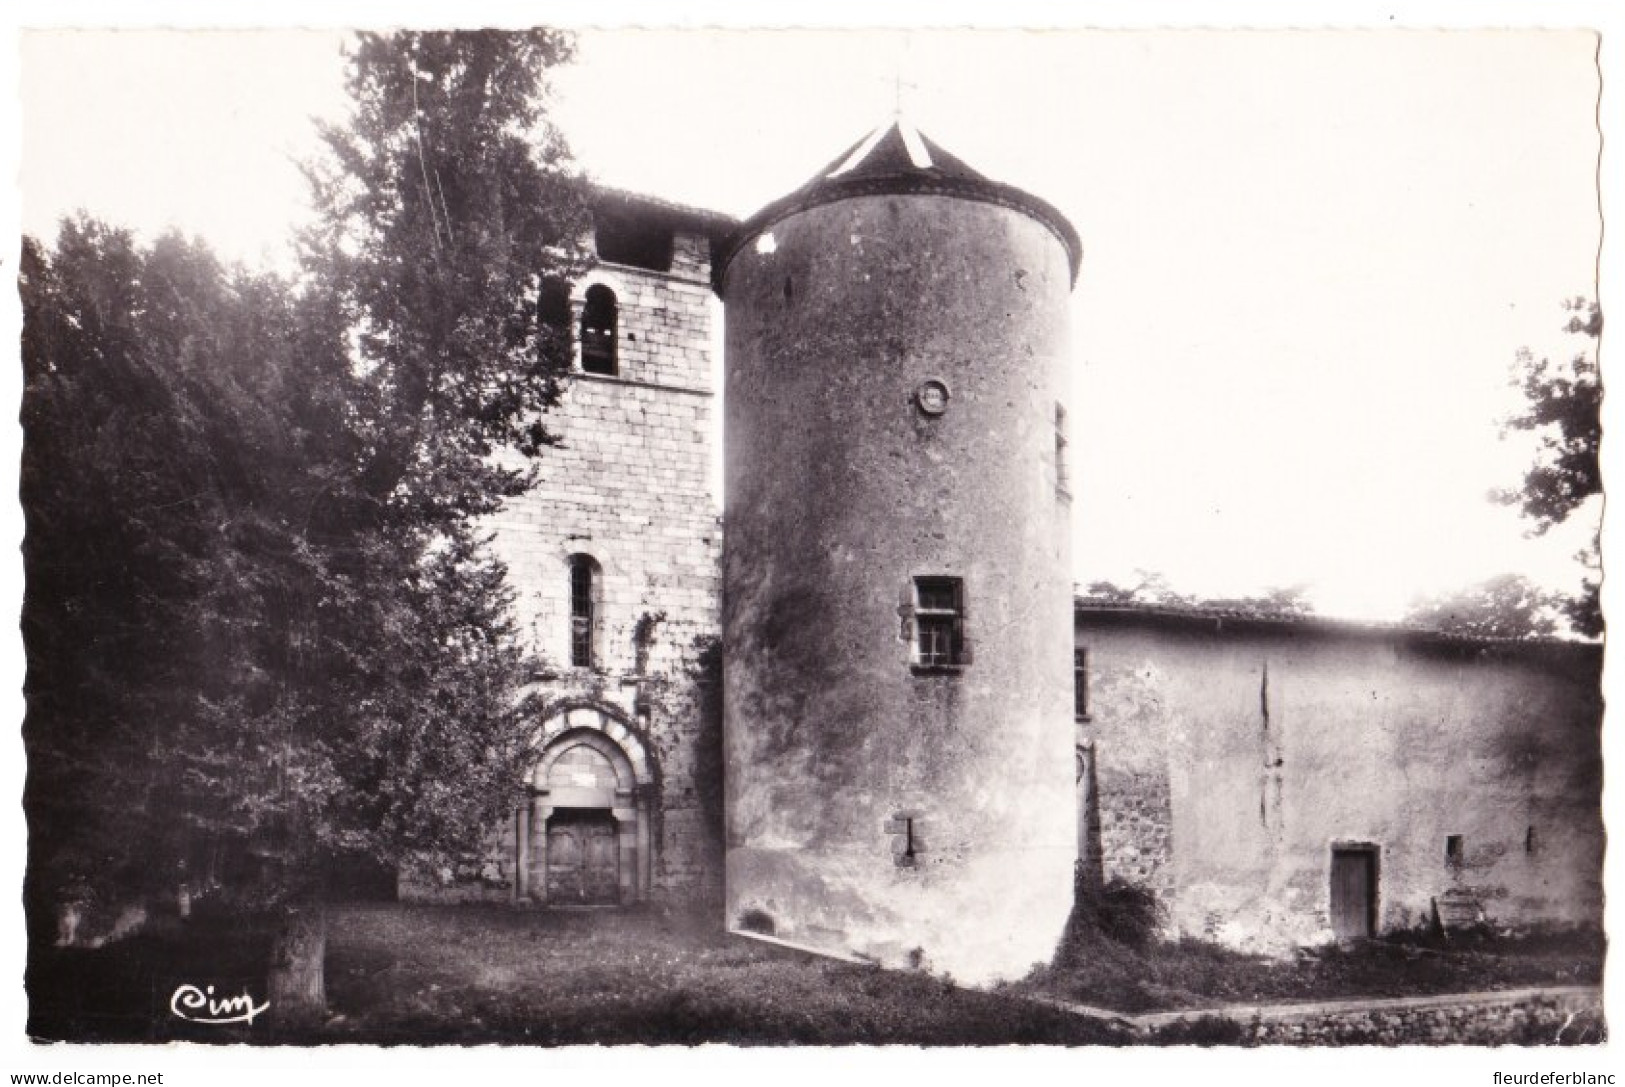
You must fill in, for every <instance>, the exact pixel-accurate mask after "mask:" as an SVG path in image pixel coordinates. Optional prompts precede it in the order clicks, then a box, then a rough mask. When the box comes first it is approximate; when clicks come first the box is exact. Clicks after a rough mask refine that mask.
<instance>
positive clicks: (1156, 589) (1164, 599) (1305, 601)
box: [1083, 570, 1315, 618]
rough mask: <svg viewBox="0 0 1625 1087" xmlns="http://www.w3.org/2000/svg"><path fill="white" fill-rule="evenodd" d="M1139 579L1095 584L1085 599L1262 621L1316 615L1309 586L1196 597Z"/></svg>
mask: <svg viewBox="0 0 1625 1087" xmlns="http://www.w3.org/2000/svg"><path fill="white" fill-rule="evenodd" d="M1134 573H1135V576H1136V577H1137V578H1138V579H1139V580H1138V582H1136V583H1135V584H1134V585H1133V586H1129V587H1124V586H1121V585H1118V584H1117V583H1115V582H1112V581H1092V582H1090V583H1089V585H1088V586H1087V587H1086V588H1085V590H1084V594H1083V598H1084V599H1085V600H1087V601H1089V602H1090V603H1097V604H1149V605H1154V606H1160V607H1171V608H1216V609H1223V610H1227V611H1242V612H1251V613H1254V614H1257V615H1259V616H1261V617H1271V618H1274V617H1283V618H1286V617H1297V616H1304V615H1312V614H1314V610H1315V609H1314V605H1313V604H1311V603H1310V601H1309V596H1308V592H1309V587H1308V586H1307V585H1289V586H1284V587H1277V588H1270V589H1265V590H1264V591H1263V592H1261V593H1256V594H1253V595H1250V596H1227V597H1206V598H1204V597H1195V596H1190V595H1188V594H1186V593H1181V592H1176V591H1174V589H1173V588H1171V587H1170V586H1169V584H1168V579H1167V578H1166V577H1164V576H1163V575H1162V574H1160V573H1156V572H1154V571H1150V570H1136V571H1135V572H1134Z"/></svg>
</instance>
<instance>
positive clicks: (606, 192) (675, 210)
mask: <svg viewBox="0 0 1625 1087" xmlns="http://www.w3.org/2000/svg"><path fill="white" fill-rule="evenodd" d="M592 194H593V195H592V199H593V202H594V203H595V204H597V203H616V204H622V205H625V206H627V207H629V208H632V209H634V210H637V211H642V212H646V213H650V212H652V213H654V214H656V215H659V216H662V217H665V218H668V219H671V220H673V221H675V222H677V223H679V224H681V225H684V226H688V227H690V228H692V229H694V230H697V231H698V232H700V233H702V234H705V235H707V236H709V237H712V238H721V237H723V236H725V235H727V234H729V233H731V232H732V231H733V230H734V229H735V228H736V227H738V226H739V220H738V219H735V218H734V217H733V216H732V215H725V214H724V213H722V212H720V211H712V210H710V209H709V208H697V207H693V206H692V205H689V204H679V203H677V202H676V201H674V200H664V199H661V198H660V197H658V196H649V195H647V194H645V193H640V192H632V191H630V190H628V189H617V188H613V187H612V186H608V185H596V184H595V185H593V186H592Z"/></svg>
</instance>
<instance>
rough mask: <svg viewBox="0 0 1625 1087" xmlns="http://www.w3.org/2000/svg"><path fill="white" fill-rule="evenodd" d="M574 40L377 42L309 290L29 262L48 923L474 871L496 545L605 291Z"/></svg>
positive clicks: (324, 185)
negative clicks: (179, 899) (583, 290)
mask: <svg viewBox="0 0 1625 1087" xmlns="http://www.w3.org/2000/svg"><path fill="white" fill-rule="evenodd" d="M567 55H568V42H567V41H566V39H564V38H562V37H560V36H558V35H555V34H551V33H547V32H540V31H537V32H528V33H524V34H517V35H505V34H487V33H473V34H412V33H402V34H396V35H389V36H380V35H364V36H362V37H361V39H360V40H359V43H358V45H357V47H356V49H355V51H354V54H353V56H352V74H351V80H350V91H351V94H352V96H353V97H354V101H355V107H356V110H355V116H354V118H353V121H352V123H351V124H350V125H349V126H347V127H344V128H332V129H329V130H327V131H326V133H325V138H326V142H327V146H328V147H329V149H330V151H331V155H330V156H329V158H328V159H327V160H326V161H325V162H323V163H321V164H318V165H315V166H313V167H312V168H311V171H310V173H311V177H312V180H313V182H314V183H315V186H316V193H317V201H318V212H319V219H320V221H319V224H318V226H317V227H316V228H315V229H314V230H312V231H311V232H310V234H309V235H308V236H307V237H306V238H304V239H303V269H302V272H301V274H300V276H299V277H298V278H297V279H296V280H295V281H291V282H290V281H285V280H282V279H279V278H276V277H273V276H268V275H256V274H251V273H248V272H244V271H241V270H228V269H225V268H222V267H221V266H220V264H219V263H218V262H217V261H216V260H215V259H214V257H213V256H212V255H211V254H210V253H209V252H208V250H207V249H206V248H205V247H204V246H202V245H201V244H199V243H196V242H187V241H185V240H183V239H181V238H178V237H165V238H162V239H160V240H159V241H158V242H157V243H156V244H154V245H153V246H151V247H150V248H143V247H141V246H138V245H137V244H135V243H134V241H133V240H132V239H131V237H130V236H129V234H128V233H127V232H124V231H120V230H117V229H114V228H111V227H108V226H105V225H102V224H99V223H96V222H94V221H91V220H88V219H80V220H78V221H74V222H69V223H65V224H64V225H63V228H62V231H61V234H60V236H59V238H58V240H57V242H56V244H55V246H54V247H52V248H49V249H47V248H45V247H42V246H40V245H39V244H37V243H36V242H34V241H32V240H29V241H27V242H25V247H24V264H23V268H22V274H21V281H20V286H21V292H22V296H23V303H24V345H23V346H24V351H23V355H24V367H25V382H26V384H25V392H24V403H23V421H24V428H25V448H24V457H23V460H24V463H23V473H22V491H23V502H24V507H25V511H26V515H27V526H28V534H27V539H26V541H25V545H24V553H25V562H26V566H27V577H28V586H27V597H26V601H25V615H24V630H25V641H26V646H27V652H28V660H29V675H28V685H27V694H28V700H29V713H28V720H27V723H26V725H25V737H26V740H27V743H28V752H29V760H30V777H29V783H28V791H27V796H26V803H27V807H28V814H29V818H30V830H31V839H30V841H31V846H30V848H31V856H30V887H31V897H32V900H33V901H34V902H35V903H36V904H37V905H38V904H42V903H47V902H52V901H54V902H61V901H62V900H63V899H64V898H72V897H87V896H94V895H96V894H98V893H102V894H107V895H109V896H111V895H115V894H120V895H125V896H129V895H132V894H137V893H140V892H141V891H143V890H155V889H158V888H162V887H169V888H173V887H174V886H175V884H176V883H177V882H179V881H181V880H185V881H187V882H189V883H191V884H192V885H193V886H194V887H197V886H199V885H209V886H214V885H218V886H220V887H222V888H223V889H224V890H225V891H227V892H229V894H230V895H231V896H232V897H233V898H234V899H235V900H237V901H240V902H242V903H244V904H247V905H254V906H263V905H269V904H277V903H283V902H287V901H290V900H292V899H296V898H299V897H303V896H307V895H311V894H319V886H320V884H321V882H322V874H323V872H324V871H325V870H327V868H328V867H329V866H330V865H331V864H333V863H334V862H335V859H337V858H345V857H354V856H357V855H360V856H366V857H371V858H374V859H375V860H377V861H380V862H385V863H388V862H392V861H395V860H397V859H399V858H401V857H402V856H404V855H406V854H409V853H425V852H427V853H437V852H455V851H457V850H460V849H462V848H465V847H466V846H467V845H468V843H470V842H471V841H473V840H476V839H477V838H478V836H479V835H480V834H482V833H483V831H484V829H485V827H486V826H488V825H489V821H490V820H491V819H492V818H493V817H494V816H495V815H496V814H497V813H498V812H501V811H503V810H505V809H507V808H509V807H510V806H511V804H512V803H513V802H514V801H515V799H516V797H515V791H516V789H517V787H518V786H517V782H518V781H519V775H518V773H517V769H518V763H519V760H520V759H521V758H522V757H523V755H524V741H525V739H526V738H527V737H526V730H527V728H528V725H529V720H530V709H531V707H530V706H529V705H528V704H527V703H526V702H525V701H524V700H523V699H522V698H521V697H520V692H521V689H522V686H523V684H524V683H525V682H526V680H527V679H528V677H529V675H530V671H531V669H530V665H529V663H528V662H527V661H526V660H525V658H524V656H523V654H522V653H521V651H520V650H519V649H518V648H517V643H516V639H515V637H514V630H513V628H512V625H511V619H510V615H509V605H510V602H511V601H510V591H509V589H508V588H507V586H506V582H505V571H504V570H503V568H502V566H501V565H500V564H499V563H498V562H496V561H495V560H494V559H493V558H492V557H491V556H490V554H489V553H488V551H487V549H486V546H485V545H486V540H485V538H484V537H483V535H482V533H481V530H480V527H479V526H480V518H482V517H483V516H485V515H488V514H490V513H492V512H494V511H495V510H496V509H498V508H499V507H500V505H501V502H502V501H503V499H504V498H506V497H508V496H512V495H515V494H518V493H520V492H521V491H522V490H523V489H524V487H525V486H526V484H527V481H528V472H527V470H526V467H525V461H524V457H525V456H535V455H537V454H539V453H540V452H541V450H542V449H543V448H544V447H545V446H546V445H547V444H548V443H549V441H550V440H551V439H550V437H549V435H547V433H546V431H545V430H544V429H543V428H542V426H541V424H540V417H541V413H542V412H543V411H544V410H545V408H546V407H547V406H548V405H549V404H550V403H552V402H553V400H554V399H556V397H557V394H558V383H557V379H556V376H557V373H558V370H559V367H560V364H561V360H562V358H563V357H564V352H565V350H566V349H567V344H566V343H564V342H561V340H560V339H559V338H557V337H554V336H553V335H552V334H550V333H547V332H544V331H542V330H541V329H539V327H538V322H537V319H536V317H537V315H536V289H537V282H538V277H539V276H541V275H544V274H562V275H568V274H570V273H571V272H573V271H574V270H575V269H576V268H578V267H579V263H580V260H581V255H580V253H579V252H578V250H577V239H578V238H579V237H580V236H581V234H582V228H583V224H584V220H583V218H582V197H581V191H580V187H579V184H578V182H576V181H575V180H573V179H572V178H571V177H570V176H568V175H567V174H566V172H565V171H564V158H565V152H564V148H563V145H562V143H561V142H560V140H559V139H558V137H557V135H556V133H554V132H553V131H552V130H551V129H550V128H548V127H547V126H546V125H545V124H544V123H543V122H542V117H541V114H540V112H539V106H538V102H539V100H540V96H541V95H542V93H543V91H544V89H545V88H544V84H543V82H542V77H543V74H544V72H545V69H546V68H547V66H549V65H551V64H554V63H557V62H559V61H560V60H562V59H563V58H564V57H566V56H567Z"/></svg>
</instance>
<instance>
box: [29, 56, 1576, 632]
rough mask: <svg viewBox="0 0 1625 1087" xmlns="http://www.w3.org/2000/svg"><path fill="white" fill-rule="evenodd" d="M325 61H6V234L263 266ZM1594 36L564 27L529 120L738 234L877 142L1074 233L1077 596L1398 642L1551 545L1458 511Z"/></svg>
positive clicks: (1545, 302) (1561, 576)
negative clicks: (1181, 604) (1238, 606)
mask: <svg viewBox="0 0 1625 1087" xmlns="http://www.w3.org/2000/svg"><path fill="white" fill-rule="evenodd" d="M337 41H338V39H337V38H336V37H335V36H334V35H332V34H319V33H300V32H292V31H290V32H281V33H269V32H218V33H197V32H193V33H179V34H176V33H163V32H148V33H137V32H131V31H126V32H123V33H105V32H102V33H94V32H92V33H32V34H29V35H27V36H25V38H24V40H23V52H22V60H23V67H22V75H23V103H24V105H23V173H22V193H23V223H24V227H25V229H28V230H31V231H35V232H43V233H46V234H49V233H50V232H51V231H52V229H53V223H54V221H55V219H56V217H58V216H60V215H62V214H64V213H66V212H68V211H71V210H72V209H74V208H76V207H84V208H88V209H90V210H92V211H94V212H95V213H96V214H98V215H101V216H103V217H105V218H107V219H109V220H112V221H115V222H121V223H126V224H130V225H135V226H138V227H141V228H144V229H145V230H147V231H148V232H152V231H156V230H157V229H159V228H161V227H162V226H164V225H166V224H173V225H176V226H179V227H180V228H182V229H183V230H186V231H187V232H195V233H199V234H202V235H203V236H205V237H206V238H208V239H209V240H211V241H212V242H214V243H215V245H216V246H217V247H218V248H219V249H221V250H222V251H223V252H225V253H227V254H229V255H231V256H235V257H240V258H243V259H246V260H250V261H256V260H265V259H276V258H277V257H278V253H279V247H280V246H281V245H282V244H283V239H284V238H285V237H286V233H287V230H288V226H289V224H290V222H292V221H295V220H297V219H298V218H299V216H300V215H302V214H303V211H304V203H303V200H304V196H303V188H302V181H301V179H300V177H299V175H298V171H297V169H296V168H295V165H294V164H295V162H296V160H297V159H298V158H299V157H300V156H301V155H303V154H305V153H306V152H307V150H308V149H309V147H310V146H311V139H312V136H311V133H312V128H311V125H310V124H309V121H308V118H309V117H310V116H311V115H312V114H323V115H329V116H331V115H335V114H336V113H337V112H338V110H339V109H340V108H341V104H342V98H341V92H340V86H339V80H340V76H341V72H342V67H341V61H340V58H339V55H338V50H337V48H336V46H337ZM1594 50H1595V41H1594V39H1593V37H1592V36H1591V35H1589V34H1586V33H1581V32H1569V33H1556V32H1552V33H1536V32H1442V33H1429V32H1422V31H1413V32H1405V33H1374V32H1320V33H1312V32H1311V33H1286V32H1250V33H1246V32H1230V33H1224V32H1199V31H1189V32H1177V33H1171V32H1129V31H1118V32H1066V33H1063V32H1049V33H1032V32H1020V31H1005V32H996V31H989V30H980V31H939V32H931V31H898V32H879V31H869V32H863V33H854V32H850V31H844V32H843V31H825V32H785V31H779V32H768V31H746V32H731V33H719V32H697V31H688V32H683V31H675V32H674V31H664V32H656V31H625V30H623V31H612V32H602V31H600V32H589V33H586V34H584V35H583V36H582V38H581V41H580V56H579V60H578V63H577V65H576V66H574V67H573V68H572V69H569V70H567V71H565V72H562V73H561V74H560V77H559V79H558V90H559V93H560V100H559V103H558V116H559V118H560V120H561V122H562V123H563V125H564V127H565V129H566V132H567V133H568V135H569V136H570V138H571V141H572V143H573V146H574V147H575V149H576V151H577V155H578V158H579V161H580V162H581V164H582V166H583V167H585V168H586V169H587V170H588V171H590V172H591V173H593V174H594V175H596V176H597V177H599V178H601V179H602V180H604V181H607V182H609V183H612V184H615V185H619V186H624V187H627V188H632V189H637V190H641V191H645V192H649V193H653V194H656V195H659V196H664V197H667V198H670V199H675V200H680V201H685V202H689V203H694V204H699V205H703V206H707V207H713V208H717V209H719V210H722V211H727V212H730V213H733V214H735V215H740V216H743V215H747V214H749V213H750V212H751V211H753V210H755V209H756V208H757V207H759V206H760V205H762V204H763V203H765V202H767V201H768V200H770V199H772V198H773V197H775V196H778V195H780V194H782V193H783V192H785V191H788V190H789V189H790V188H793V187H794V186H796V185H799V184H800V183H801V182H803V181H804V180H806V179H807V178H808V177H809V176H810V175H811V174H812V172H813V171H815V170H816V169H817V168H818V167H819V166H820V165H822V164H823V163H825V162H826V161H828V160H829V159H830V158H831V157H833V156H834V155H835V154H836V153H837V152H839V151H840V150H841V149H842V148H843V147H844V146H846V145H847V144H848V143H850V142H851V141H852V140H854V139H856V138H857V137H859V136H861V135H862V134H863V133H864V132H865V131H866V130H867V129H868V128H869V127H871V126H872V125H874V124H875V123H876V122H878V121H880V120H883V119H884V118H886V117H887V116H888V114H889V113H890V111H891V110H892V108H893V106H894V102H895V99H896V86H895V85H896V82H897V80H898V78H899V77H900V78H901V80H902V81H903V83H904V84H905V86H904V90H903V103H904V108H905V109H906V110H907V112H908V113H909V115H910V116H911V118H912V119H913V120H914V121H915V123H916V124H918V126H919V127H920V128H921V129H922V130H923V131H925V132H926V133H928V134H929V135H931V136H932V137H933V138H934V139H936V140H937V141H938V142H939V143H941V144H943V145H944V146H945V147H947V148H948V149H949V150H951V151H953V152H954V153H956V154H958V155H959V156H961V157H962V158H964V159H966V160H967V161H969V162H970V163H971V164H972V165H974V166H976V167H977V168H979V169H981V170H982V171H983V172H985V173H987V174H989V175H991V176H993V177H996V178H999V179H1001V180H1005V181H1009V182H1012V183H1014V184H1017V185H1020V186H1022V187H1024V188H1027V189H1029V190H1030V191H1032V192H1034V193H1037V194H1038V195H1040V196H1043V197H1044V198H1046V199H1048V200H1050V201H1051V202H1053V203H1055V204H1056V205H1057V206H1059V207H1060V208H1061V209H1062V211H1063V212H1065V213H1066V214H1067V215H1068V216H1069V217H1070V218H1071V219H1072V222H1073V223H1074V225H1075V226H1076V227H1077V228H1078V231H1079V233H1080V234H1081V235H1082V237H1083V242H1084V249H1085V258H1084V265H1083V272H1082V276H1081V278H1080V281H1079V285H1078V289H1077V292H1076V296H1075V308H1076V322H1075V366H1074V374H1075V382H1074V386H1073V389H1072V404H1073V406H1072V412H1071V419H1072V421H1073V422H1072V427H1073V434H1074V444H1073V447H1072V449H1073V452H1074V455H1075V460H1076V463H1075V476H1076V477H1077V479H1078V481H1079V485H1078V488H1077V490H1078V494H1077V501H1076V503H1075V507H1074V508H1075V509H1076V511H1077V527H1076V532H1075V535H1074V552H1075V555H1076V563H1075V565H1076V569H1077V576H1078V579H1079V580H1080V581H1085V582H1086V581H1089V580H1093V579H1095V578H1101V577H1105V578H1112V579H1116V580H1120V581H1121V580H1130V579H1132V578H1133V571H1134V570H1135V569H1136V568H1140V567H1143V568H1147V569H1151V570H1158V571H1161V572H1163V573H1164V574H1165V575H1167V577H1168V578H1169V580H1170V581H1171V582H1172V584H1173V585H1174V586H1175V587H1177V588H1180V589H1182V590H1185V591H1190V592H1195V593H1198V594H1202V595H1234V594H1241V593H1245V592H1249V591H1253V590H1257V589H1260V588H1264V587H1267V586H1271V585H1286V584H1294V583H1299V582H1307V583H1309V584H1310V586H1311V589H1312V592H1313V595H1314V597H1315V599H1316V601H1317V603H1318V604H1319V606H1320V607H1321V609H1322V610H1323V611H1327V612H1331V613H1335V614H1341V615H1369V616H1380V617H1393V616H1396V615H1397V614H1398V613H1399V612H1400V611H1401V610H1402V609H1403V608H1404V606H1405V604H1406V602H1407V601H1408V600H1409V599H1410V598H1411V597H1412V596H1413V595H1414V594H1415V593H1417V592H1421V591H1439V590H1443V589H1448V588H1451V587H1453V586H1457V585H1461V584H1463V583H1465V582H1468V581H1471V580H1475V579H1479V578H1483V577H1487V576H1490V575H1493V574H1496V573H1500V572H1503V571H1508V570H1516V571H1521V572H1527V573H1530V574H1531V575H1533V576H1536V577H1538V578H1540V579H1542V580H1545V581H1547V582H1550V583H1552V584H1555V585H1566V584H1568V583H1569V582H1570V580H1571V579H1572V576H1573V574H1574V570H1575V567H1574V566H1573V564H1572V562H1571V561H1570V556H1571V555H1572V553H1573V551H1574V550H1576V548H1577V547H1578V546H1579V543H1580V542H1581V541H1580V540H1579V538H1578V537H1579V535H1580V534H1579V533H1568V534H1565V535H1563V536H1560V537H1558V538H1554V539H1551V540H1542V541H1530V540H1528V539H1526V538H1525V536H1524V525H1523V524H1522V522H1520V521H1519V519H1518V518H1517V517H1516V515H1515V514H1514V513H1513V512H1512V511H1511V510H1508V509H1506V508H1503V507H1498V506H1495V505H1493V504H1491V503H1489V502H1487V501H1486V500H1485V497H1484V496H1485V494H1486V492H1487V491H1489V490H1490V489H1491V488H1492V487H1496V486H1504V485H1509V484H1512V483H1514V482H1515V481H1516V480H1517V479H1518V478H1519V474H1520V467H1521V466H1522V464H1523V463H1524V460H1525V458H1526V451H1525V450H1526V447H1523V446H1520V445H1518V444H1516V443H1509V442H1503V441H1501V440H1500V439H1499V437H1498V433H1497V427H1496V420H1497V419H1498V418H1499V417H1500V416H1501V415H1503V414H1504V413H1505V412H1506V411H1507V410H1508V409H1509V408H1510V407H1513V406H1515V404H1516V401H1515V400H1514V399H1511V397H1512V393H1511V391H1510V389H1509V386H1508V375H1509V371H1510V367H1511V364H1512V360H1513V356H1514V352H1515V351H1516V350H1517V348H1518V347H1519V346H1520V345H1522V344H1534V345H1551V349H1553V350H1566V349H1567V346H1566V345H1565V344H1564V343H1563V340H1564V337H1562V336H1561V335H1559V334H1557V333H1556V331H1555V330H1556V329H1557V328H1558V327H1559V326H1560V325H1561V323H1562V322H1563V320H1564V319H1565V315H1564V314H1563V313H1562V312H1561V311H1560V309H1559V302H1560V301H1561V300H1562V299H1563V298H1564V297H1566V296H1569V295H1573V294H1578V293H1586V294H1590V293H1592V292H1593V287H1592V283H1593V278H1594V264H1595V260H1596V256H1597V248H1598V242H1599V235H1600V222H1601V220H1600V216H1599V212H1598V208H1597V197H1596V186H1595V174H1596V169H1597V155H1598V146H1599V135H1598V131H1597V127H1596V122H1595V110H1596V103H1597V94H1598V85H1599V82H1598V75H1597V71H1596V68H1595V65H1594Z"/></svg>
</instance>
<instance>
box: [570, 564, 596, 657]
mask: <svg viewBox="0 0 1625 1087" xmlns="http://www.w3.org/2000/svg"><path fill="white" fill-rule="evenodd" d="M597 581H598V564H597V563H596V562H594V561H593V559H592V556H590V555H573V556H571V558H570V664H571V666H572V667H575V668H591V667H593V666H594V665H595V664H596V663H597V661H596V660H595V658H594V653H593V641H594V638H593V633H594V627H595V625H596V619H597V611H598V601H597V590H598V585H597Z"/></svg>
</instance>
